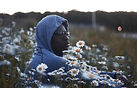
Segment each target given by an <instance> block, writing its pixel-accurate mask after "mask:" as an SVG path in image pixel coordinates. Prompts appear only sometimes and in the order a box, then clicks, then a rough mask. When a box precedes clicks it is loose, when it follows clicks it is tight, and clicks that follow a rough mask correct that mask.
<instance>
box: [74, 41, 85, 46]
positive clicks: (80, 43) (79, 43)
mask: <svg viewBox="0 0 137 88" xmlns="http://www.w3.org/2000/svg"><path fill="white" fill-rule="evenodd" d="M84 45H85V42H84V41H81V40H80V41H78V42H77V43H76V46H77V47H83V46H84Z"/></svg>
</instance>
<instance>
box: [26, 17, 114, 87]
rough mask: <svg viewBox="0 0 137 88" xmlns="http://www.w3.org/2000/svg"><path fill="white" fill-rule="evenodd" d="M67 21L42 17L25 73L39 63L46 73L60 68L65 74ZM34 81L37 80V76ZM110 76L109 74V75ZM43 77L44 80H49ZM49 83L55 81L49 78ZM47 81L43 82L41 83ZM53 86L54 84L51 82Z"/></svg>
mask: <svg viewBox="0 0 137 88" xmlns="http://www.w3.org/2000/svg"><path fill="white" fill-rule="evenodd" d="M68 26H69V25H68V21H67V20H66V19H65V18H63V17H61V16H58V15H48V16H46V17H44V18H43V19H42V20H41V21H40V22H39V23H38V24H37V26H36V42H37V46H36V52H35V53H34V57H33V59H32V61H31V63H30V65H29V66H28V67H27V68H26V70H25V73H26V74H28V73H29V70H30V68H33V69H36V68H37V66H38V65H39V64H41V63H44V64H46V65H47V69H46V73H48V72H52V71H54V70H57V69H59V68H61V67H64V68H65V72H67V71H68V70H69V69H70V68H72V67H70V66H69V65H68V64H67V63H68V61H67V60H66V59H64V58H63V57H62V56H63V51H64V50H67V49H68V47H69V36H70V35H69V28H68ZM36 74H37V73H36ZM36 74H35V76H34V79H37V76H36ZM109 74H110V75H112V74H111V73H109ZM49 78H50V77H49V76H45V77H44V79H49ZM50 80H51V82H53V81H55V80H54V78H52V77H51V79H50ZM44 82H45V83H46V82H47V81H43V83H44ZM53 84H54V82H53Z"/></svg>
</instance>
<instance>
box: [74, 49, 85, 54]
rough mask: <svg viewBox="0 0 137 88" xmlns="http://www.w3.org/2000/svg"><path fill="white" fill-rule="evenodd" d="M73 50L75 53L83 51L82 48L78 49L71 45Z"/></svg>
mask: <svg viewBox="0 0 137 88" xmlns="http://www.w3.org/2000/svg"><path fill="white" fill-rule="evenodd" d="M73 52H74V53H75V54H79V53H83V51H82V49H80V48H79V47H73Z"/></svg>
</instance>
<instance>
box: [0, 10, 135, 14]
mask: <svg viewBox="0 0 137 88" xmlns="http://www.w3.org/2000/svg"><path fill="white" fill-rule="evenodd" d="M69 11H79V10H75V9H72V10H69ZM69 11H67V12H64V11H45V12H50V13H52V12H53V13H54V12H58V13H68V12H69ZM98 11H101V12H106V13H113V12H129V13H130V12H135V11H103V10H97V11H79V12H98ZM31 12H34V13H40V14H44V13H45V12H36V11H29V12H21V11H18V12H15V13H25V14H26V13H31ZM15 13H12V14H9V13H0V14H8V15H14V14H15ZM135 13H137V12H135Z"/></svg>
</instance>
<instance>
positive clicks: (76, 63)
mask: <svg viewBox="0 0 137 88" xmlns="http://www.w3.org/2000/svg"><path fill="white" fill-rule="evenodd" d="M69 65H70V66H78V65H79V63H78V61H77V60H76V61H69Z"/></svg>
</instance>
